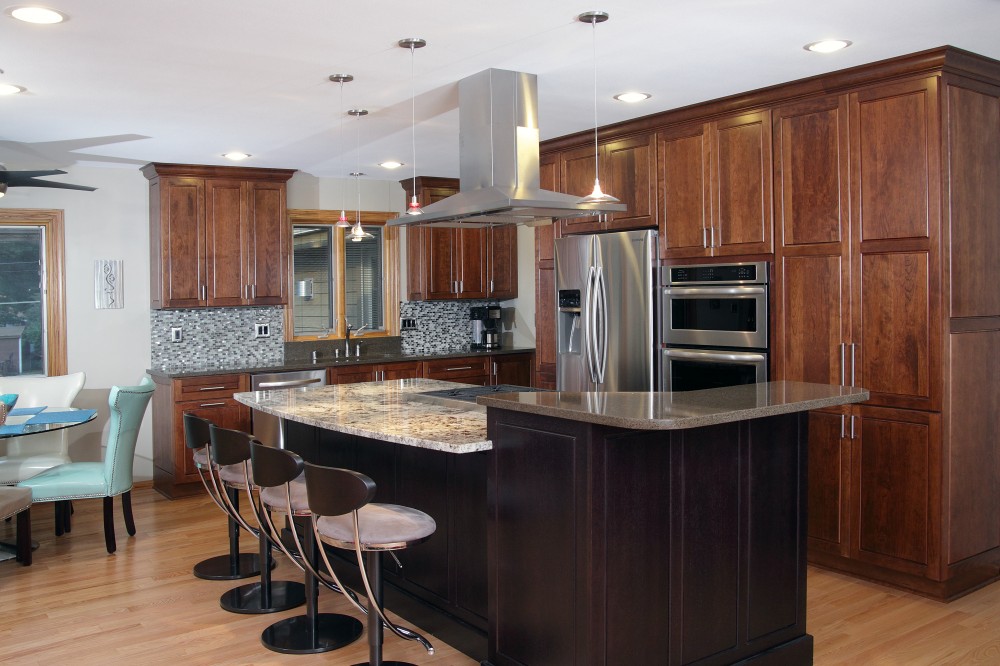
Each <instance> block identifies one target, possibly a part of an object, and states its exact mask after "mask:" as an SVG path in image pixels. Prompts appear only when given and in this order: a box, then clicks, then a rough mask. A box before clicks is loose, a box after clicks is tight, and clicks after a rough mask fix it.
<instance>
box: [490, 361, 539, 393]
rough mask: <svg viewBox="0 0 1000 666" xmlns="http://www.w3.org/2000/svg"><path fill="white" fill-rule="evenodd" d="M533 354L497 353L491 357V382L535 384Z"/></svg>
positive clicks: (520, 384)
mask: <svg viewBox="0 0 1000 666" xmlns="http://www.w3.org/2000/svg"><path fill="white" fill-rule="evenodd" d="M533 357H534V355H533V354H497V355H496V356H493V357H492V358H491V359H490V368H491V370H490V384H492V385H493V386H497V385H498V384H510V385H513V386H533V384H532V375H533V374H534V367H533V366H534V362H533V361H534V358H533Z"/></svg>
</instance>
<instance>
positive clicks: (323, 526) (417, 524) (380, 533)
mask: <svg viewBox="0 0 1000 666" xmlns="http://www.w3.org/2000/svg"><path fill="white" fill-rule="evenodd" d="M316 529H318V530H319V533H320V534H322V535H323V541H324V542H326V543H328V544H330V545H331V546H336V547H337V548H343V549H345V550H354V518H353V517H352V516H351V515H343V516H323V517H322V518H320V519H319V520H318V521H317V525H316ZM435 529H437V525H436V523H435V522H434V519H433V518H431V517H430V516H428V515H427V514H426V513H424V512H423V511H418V510H416V509H411V508H410V507H408V506H399V505H398V504H366V505H365V506H363V507H361V508H360V509H358V531H359V532H360V534H361V549H362V550H399V549H401V548H406V547H407V545H409V544H413V543H419V542H421V541H424V540H426V539H427V538H428V537H430V535H432V534H434V530H435Z"/></svg>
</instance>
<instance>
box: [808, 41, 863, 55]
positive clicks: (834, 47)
mask: <svg viewBox="0 0 1000 666" xmlns="http://www.w3.org/2000/svg"><path fill="white" fill-rule="evenodd" d="M850 45H851V42H849V41H848V40H846V39H822V40H820V41H818V42H813V43H811V44H806V45H805V46H803V47H802V48H804V49H805V50H806V51H812V52H813V53H833V52H834V51H839V50H840V49H846V48H847V47H848V46H850Z"/></svg>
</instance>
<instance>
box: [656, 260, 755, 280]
mask: <svg viewBox="0 0 1000 666" xmlns="http://www.w3.org/2000/svg"><path fill="white" fill-rule="evenodd" d="M662 270H663V272H662V274H661V276H660V283H661V284H663V285H695V284H719V283H725V284H767V281H768V279H767V278H768V275H767V274H768V271H767V263H766V262H747V263H739V264H701V265H697V266H665V267H663V269H662Z"/></svg>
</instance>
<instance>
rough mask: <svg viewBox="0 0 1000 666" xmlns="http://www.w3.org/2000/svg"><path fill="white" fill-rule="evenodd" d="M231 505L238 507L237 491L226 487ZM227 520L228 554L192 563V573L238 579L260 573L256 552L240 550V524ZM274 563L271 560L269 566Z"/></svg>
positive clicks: (222, 578)
mask: <svg viewBox="0 0 1000 666" xmlns="http://www.w3.org/2000/svg"><path fill="white" fill-rule="evenodd" d="M226 494H227V495H229V499H230V501H232V503H233V506H235V507H236V508H239V506H240V498H239V491H237V490H236V489H235V488H227V489H226ZM228 521H229V554H228V555H216V556H215V557H209V558H208V559H205V560H202V561H201V562H199V563H198V564H196V565H194V575H195V576H196V577H198V578H201V579H203V580H239V579H241V578H250V577H251V576H259V575H260V562H261V560H260V556H259V555H258V554H257V553H241V552H240V526H239V525H238V524H237V523H236V521H235V520H233V519H232V518H229V519H228ZM274 566H275V564H274V562H273V561H272V562H271V568H274Z"/></svg>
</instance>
